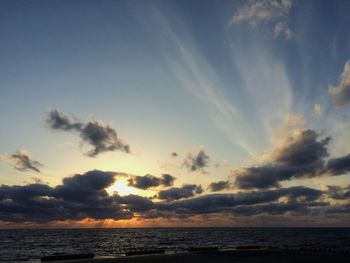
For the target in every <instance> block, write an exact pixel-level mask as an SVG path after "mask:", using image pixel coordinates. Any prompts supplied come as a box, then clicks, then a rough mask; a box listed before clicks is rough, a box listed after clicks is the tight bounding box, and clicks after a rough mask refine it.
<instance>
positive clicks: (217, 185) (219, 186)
mask: <svg viewBox="0 0 350 263" xmlns="http://www.w3.org/2000/svg"><path fill="white" fill-rule="evenodd" d="M231 187H232V186H231V184H230V183H229V181H218V182H212V183H211V184H210V185H209V186H208V189H209V190H210V191H212V192H218V191H222V190H225V189H230V188H231Z"/></svg>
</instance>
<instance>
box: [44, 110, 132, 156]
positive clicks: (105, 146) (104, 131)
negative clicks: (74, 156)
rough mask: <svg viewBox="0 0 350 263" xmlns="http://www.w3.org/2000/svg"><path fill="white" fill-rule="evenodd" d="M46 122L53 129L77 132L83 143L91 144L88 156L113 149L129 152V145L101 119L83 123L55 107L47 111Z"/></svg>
mask: <svg viewBox="0 0 350 263" xmlns="http://www.w3.org/2000/svg"><path fill="white" fill-rule="evenodd" d="M46 123H47V124H48V126H49V127H50V128H51V129H53V130H62V131H73V132H77V133H78V134H79V136H80V138H81V140H82V143H83V144H84V143H85V144H88V145H90V146H92V149H91V150H90V151H88V152H87V153H86V154H87V155H88V156H90V157H94V156H97V155H98V154H100V153H103V152H109V151H115V150H119V151H123V152H126V153H129V152H130V147H129V145H128V144H126V143H124V142H123V141H122V140H121V139H120V138H119V137H118V136H117V133H116V131H115V130H114V129H113V128H111V127H110V126H109V125H108V124H106V123H104V122H102V121H99V120H90V121H88V122H86V123H83V122H80V121H78V120H76V119H73V118H71V117H70V116H68V115H67V114H66V113H64V112H62V111H59V110H56V109H55V110H51V111H50V112H49V113H48V116H47V118H46Z"/></svg>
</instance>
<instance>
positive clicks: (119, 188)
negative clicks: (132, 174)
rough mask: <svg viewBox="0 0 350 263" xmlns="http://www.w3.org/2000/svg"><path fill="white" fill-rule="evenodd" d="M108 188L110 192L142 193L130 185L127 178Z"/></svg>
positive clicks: (120, 193)
mask: <svg viewBox="0 0 350 263" xmlns="http://www.w3.org/2000/svg"><path fill="white" fill-rule="evenodd" d="M106 190H107V192H108V193H109V194H113V192H117V193H118V194H119V195H131V194H133V195H137V194H139V193H140V190H138V189H136V188H133V187H129V186H128V182H127V180H126V179H124V180H123V179H121V180H118V181H117V182H116V183H115V184H113V185H112V186H110V187H108V188H107V189H106Z"/></svg>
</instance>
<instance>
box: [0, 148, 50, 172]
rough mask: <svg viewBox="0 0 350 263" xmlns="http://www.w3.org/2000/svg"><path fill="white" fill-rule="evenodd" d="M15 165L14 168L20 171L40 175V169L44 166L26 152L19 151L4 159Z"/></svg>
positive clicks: (7, 155)
mask: <svg viewBox="0 0 350 263" xmlns="http://www.w3.org/2000/svg"><path fill="white" fill-rule="evenodd" d="M3 158H4V159H5V160H9V161H11V162H13V163H14V168H15V169H17V170H19V171H24V172H25V171H32V172H33V171H34V172H37V173H40V167H41V166H43V165H42V164H41V163H40V162H38V161H35V160H33V159H32V157H31V156H30V155H29V153H28V152H27V151H26V150H17V151H16V152H14V153H12V154H6V155H4V157H3Z"/></svg>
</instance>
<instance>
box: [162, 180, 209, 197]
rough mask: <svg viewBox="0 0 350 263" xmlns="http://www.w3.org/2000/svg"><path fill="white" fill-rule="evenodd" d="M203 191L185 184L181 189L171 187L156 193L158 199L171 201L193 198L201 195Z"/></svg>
mask: <svg viewBox="0 0 350 263" xmlns="http://www.w3.org/2000/svg"><path fill="white" fill-rule="evenodd" d="M202 192H203V189H202V187H201V186H200V185H195V184H185V185H183V186H182V187H173V188H170V189H167V190H162V191H160V192H159V193H158V199H160V200H166V201H173V200H178V199H182V198H188V197H193V196H195V195H197V194H201V193H202Z"/></svg>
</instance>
